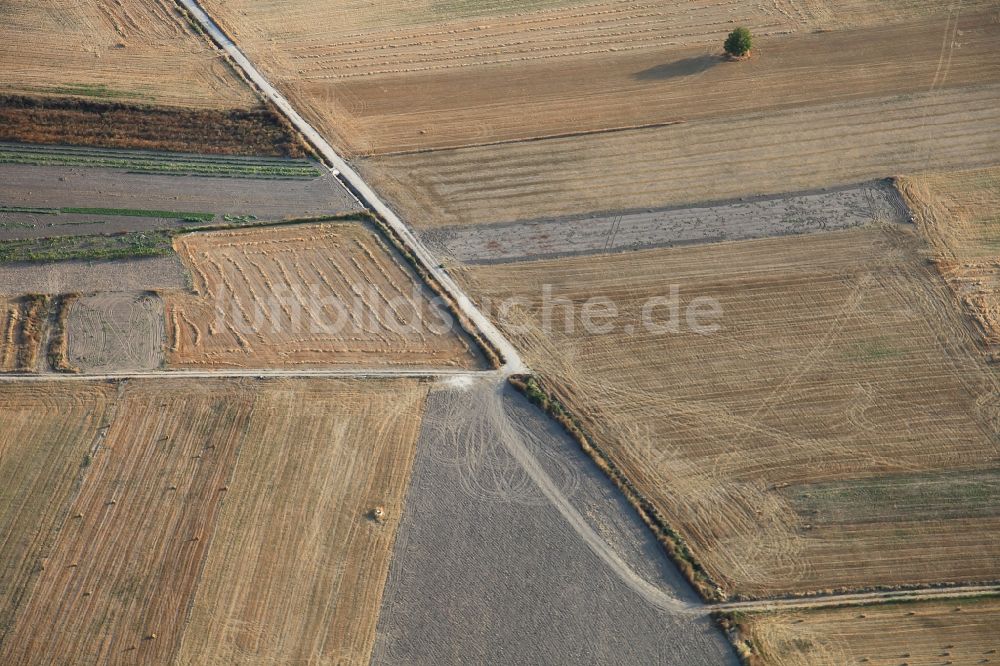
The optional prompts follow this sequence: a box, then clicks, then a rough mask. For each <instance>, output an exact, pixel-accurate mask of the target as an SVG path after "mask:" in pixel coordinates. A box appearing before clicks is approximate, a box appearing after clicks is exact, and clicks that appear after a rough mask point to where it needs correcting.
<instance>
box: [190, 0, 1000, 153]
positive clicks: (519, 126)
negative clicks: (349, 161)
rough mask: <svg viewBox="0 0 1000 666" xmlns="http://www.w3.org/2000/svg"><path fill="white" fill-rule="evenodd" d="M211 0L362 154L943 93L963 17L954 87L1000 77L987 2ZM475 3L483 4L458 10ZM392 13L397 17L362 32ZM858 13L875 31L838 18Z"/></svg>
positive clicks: (853, 18)
mask: <svg viewBox="0 0 1000 666" xmlns="http://www.w3.org/2000/svg"><path fill="white" fill-rule="evenodd" d="M207 4H208V6H209V8H210V9H211V10H212V12H213V14H214V15H216V16H218V17H219V19H220V20H221V22H222V24H223V25H224V26H225V27H226V28H227V29H228V30H229V32H230V33H231V34H233V35H234V36H235V38H236V40H237V41H238V42H239V43H241V44H243V45H245V47H246V49H247V50H248V52H249V53H250V54H251V57H253V58H254V60H255V61H256V62H257V63H258V64H259V65H260V66H262V67H263V69H264V70H265V71H267V72H268V74H269V75H270V76H271V77H272V78H273V79H274V80H275V81H276V82H277V83H278V85H279V87H281V88H282V89H283V90H284V91H285V92H286V93H287V94H288V95H289V97H290V98H291V99H292V100H294V102H296V104H297V106H299V107H300V108H302V109H304V110H305V111H306V113H307V115H309V116H310V117H311V119H312V120H313V121H314V122H316V123H317V124H318V126H319V127H320V129H322V130H323V131H325V133H326V134H327V135H328V136H333V137H335V138H336V141H337V143H338V144H339V145H340V147H341V149H343V150H344V151H345V152H347V153H348V154H350V155H355V156H356V155H363V154H370V153H375V154H381V153H386V152H392V151H398V150H413V149H426V148H442V147H449V146H461V145H469V144H478V143H484V142H491V141H504V140H512V139H524V138H530V137H539V136H548V135H555V134H560V133H565V132H580V131H598V130H605V129H609V128H619V127H630V126H637V125H647V124H656V123H669V122H677V121H683V120H688V119H692V118H698V117H703V116H711V117H722V116H728V115H733V114H734V113H735V114H741V113H745V112H747V111H760V110H764V109H773V108H776V107H791V106H799V105H803V104H809V103H815V102H816V101H817V100H820V101H824V102H833V101H838V100H842V99H847V98H859V97H867V96H872V95H879V96H885V95H889V94H893V93H904V92H912V91H916V90H925V89H927V88H928V87H930V86H932V85H935V84H937V85H938V86H941V85H943V84H944V83H945V78H944V77H943V76H942V77H941V79H940V82H939V81H938V77H937V76H936V73H938V72H941V71H942V69H943V68H942V66H941V65H942V59H943V58H942V39H943V38H944V39H945V40H946V41H947V39H949V37H948V35H952V36H954V34H956V30H959V32H960V34H961V46H962V50H961V51H957V50H956V51H955V52H954V53H952V54H951V55H949V57H948V67H947V68H946V70H947V71H946V72H945V74H946V75H947V76H948V82H947V85H949V86H957V85H961V84H962V83H963V82H965V83H969V82H974V83H982V82H984V81H986V80H996V78H997V77H998V76H1000V69H998V68H997V66H996V64H995V59H993V58H991V54H992V50H991V44H992V39H993V37H991V35H995V33H996V32H997V24H996V22H995V21H992V20H991V19H993V18H994V16H995V9H996V8H995V5H993V4H991V3H985V2H979V3H974V4H972V5H966V6H964V7H963V11H962V13H961V14H959V13H958V12H957V11H956V12H949V11H948V8H946V7H941V6H940V3H929V2H915V3H906V4H905V6H901V5H900V4H899V3H873V2H867V3H851V6H849V7H846V8H840V7H838V8H837V9H836V10H833V9H832V8H828V7H827V6H826V3H823V2H805V3H795V2H775V3H770V4H765V3H762V2H755V3H740V4H736V3H713V2H706V1H704V0H696V1H694V2H690V1H689V2H680V3H664V2H640V3H628V4H622V3H596V4H582V3H545V4H546V5H550V6H548V7H547V8H545V9H541V10H538V11H531V9H532V8H533V7H532V5H529V7H527V8H522V10H521V11H511V10H513V7H511V6H510V5H507V6H506V7H504V6H503V3H461V5H463V6H464V7H462V10H464V11H460V10H459V9H458V6H457V5H458V3H435V5H436V9H437V11H436V12H433V13H431V14H427V13H424V16H422V17H421V16H420V14H421V11H420V8H419V7H399V8H397V10H398V11H397V12H396V13H397V14H398V16H396V17H393V16H390V15H389V14H388V12H389V11H391V9H392V8H391V7H386V6H384V5H385V4H386V3H380V5H379V6H378V7H377V8H372V7H360V8H359V7H352V6H350V4H348V6H347V7H344V6H342V5H341V4H339V3H338V5H336V6H331V5H324V4H322V3H316V2H298V3H295V4H296V5H297V6H295V7H293V8H291V9H290V8H289V7H288V3H275V2H248V1H246V0H242V1H239V0H237V1H226V0H215V1H210V2H209V3H207ZM389 4H390V5H392V4H395V3H389ZM408 4H412V3H408ZM442 4H443V6H442ZM553 4H558V5H560V6H559V7H552V6H551V5H553ZM418 5H419V3H418ZM534 8H535V9H539V8H538V7H537V6H536V7H534ZM497 9H499V10H500V13H499V14H497V13H496V11H495V10H497ZM505 9H506V10H507V11H511V13H510V14H507V13H506V12H504V10H505ZM450 10H451V11H450ZM477 10H478V11H477ZM984 11H985V12H988V13H985V14H982V15H977V12H984ZM462 13H470V14H476V13H479V14H481V16H482V17H481V18H473V17H466V18H458V20H454V19H456V18H457V17H456V15H457V14H462ZM435 14H436V15H435ZM407 16H409V17H410V19H409V21H408V20H407ZM324 17H328V18H329V20H322V19H323V18H324ZM376 19H377V20H378V24H379V25H380V26H381V28H380V29H376V30H371V29H361V30H360V31H359V30H352V27H351V26H352V25H357V26H359V27H360V26H363V25H365V24H366V23H370V22H372V21H373V20H376ZM414 20H415V21H416V24H412V23H411V21H414ZM408 23H409V25H408ZM740 23H742V24H744V25H748V26H750V27H751V28H752V29H754V30H755V31H756V32H757V34H758V42H759V44H760V47H759V48H758V49H757V51H756V56H755V58H753V59H751V60H750V61H748V62H745V63H739V64H733V63H723V62H722V60H721V58H720V57H719V56H718V54H719V52H720V51H721V44H722V41H723V39H724V37H725V34H726V33H727V32H728V31H729V30H731V29H732V27H733V26H734V24H740ZM400 24H402V26H400ZM319 26H323V28H322V31H320V30H319V29H318V28H319ZM395 26H400V27H395ZM848 26H864V27H861V28H858V29H857V30H836V31H833V32H828V31H827V30H821V29H823V28H830V27H836V28H844V27H848ZM959 26H961V27H960V28H959ZM902 53H905V54H906V55H905V56H902V55H901V54H902ZM515 66H516V70H514V69H513V68H514V67H515ZM567 104H572V105H573V108H574V112H573V113H572V114H567V113H565V109H566V106H567Z"/></svg>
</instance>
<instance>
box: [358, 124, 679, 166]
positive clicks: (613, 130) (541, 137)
mask: <svg viewBox="0 0 1000 666" xmlns="http://www.w3.org/2000/svg"><path fill="white" fill-rule="evenodd" d="M686 122H687V121H686V120H684V119H678V120H664V121H662V122H658V123H642V124H640V125H622V126H620V127H604V128H601V129H593V130H577V131H575V132H558V133H556V134H538V135H535V136H526V137H521V138H519V139H500V140H499V141H481V142H478V143H461V144H457V145H454V146H436V147H433V148H412V149H410V150H388V151H385V152H379V151H373V152H371V153H366V154H365V157H403V156H406V155H423V154H425V153H443V152H448V151H455V150H462V149H463V148H489V147H490V146H509V145H512V144H516V143H536V142H539V141H552V140H556V139H572V138H575V137H580V136H593V135H595V134H617V133H619V132H633V131H636V130H644V129H659V128H661V127H672V126H674V125H683V124H685V123H686Z"/></svg>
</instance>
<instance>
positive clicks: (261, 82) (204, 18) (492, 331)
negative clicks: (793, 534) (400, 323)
mask: <svg viewBox="0 0 1000 666" xmlns="http://www.w3.org/2000/svg"><path fill="white" fill-rule="evenodd" d="M179 2H180V3H181V4H182V5H183V6H184V7H185V8H186V9H187V10H188V11H189V12H191V15H192V16H193V17H194V19H195V20H197V21H198V23H199V24H200V25H201V26H202V27H203V28H204V29H205V31H206V32H207V33H208V35H209V36H210V37H211V38H212V39H213V40H214V41H215V43H216V44H218V45H219V47H220V48H221V49H222V50H224V51H225V52H226V53H227V54H229V56H230V57H231V58H232V59H233V61H234V62H235V63H236V65H237V66H238V67H239V68H240V69H242V70H243V72H244V73H245V74H246V75H247V77H248V78H249V79H250V80H251V81H253V83H254V85H256V86H257V87H258V88H259V89H260V91H261V92H262V93H263V94H264V95H265V96H267V98H268V99H270V100H271V101H272V102H273V103H274V105H275V106H277V107H278V109H279V110H280V111H281V112H282V113H283V114H285V116H286V117H287V118H288V120H289V121H290V122H291V123H292V124H293V125H294V126H295V128H296V129H298V130H299V132H301V133H302V135H303V136H304V137H305V138H306V139H307V140H308V141H309V143H311V144H312V145H313V146H314V147H315V148H316V150H317V152H319V154H320V155H322V156H323V158H324V159H326V160H327V161H328V162H329V164H330V165H332V166H333V168H334V169H335V170H336V171H337V172H339V175H340V177H341V178H343V179H344V180H345V181H346V182H347V183H348V184H349V185H350V186H351V187H352V188H354V191H355V192H356V193H357V194H358V195H359V196H360V198H361V202H362V204H365V205H367V206H368V207H369V208H371V209H372V210H374V211H375V212H376V213H378V215H379V216H380V217H382V219H383V220H385V222H386V223H387V224H388V225H389V226H390V227H392V229H393V231H394V232H395V233H396V234H397V235H398V236H399V237H400V239H401V240H402V242H403V244H404V245H406V247H407V249H408V250H409V251H410V252H411V253H413V256H415V257H416V258H417V260H418V261H420V263H421V264H422V265H423V266H424V268H425V269H426V270H427V271H428V272H429V273H430V274H431V275H433V276H434V278H435V279H436V280H437V281H438V283H439V284H440V285H441V286H442V287H443V288H444V290H445V291H446V292H447V293H448V295H449V296H450V297H451V298H452V299H453V300H454V301H455V304H456V307H457V308H458V309H459V310H460V311H461V312H462V314H464V315H465V316H466V317H467V318H468V319H469V321H471V322H472V324H473V325H474V326H475V327H476V328H477V329H479V332H480V333H481V334H482V335H483V336H484V337H485V338H486V339H487V340H488V341H489V343H490V344H491V345H492V346H493V348H494V349H496V350H497V352H498V353H499V354H500V356H501V357H502V358H503V361H504V365H503V367H502V368H501V370H502V372H503V374H504V375H505V376H509V375H513V374H520V373H524V372H526V371H527V368H526V366H525V365H524V363H523V361H522V360H521V356H520V354H518V353H517V350H516V349H514V346H513V345H512V344H511V343H510V342H509V341H508V340H507V338H506V337H504V335H503V334H502V333H501V332H500V330H499V329H498V328H497V327H496V326H494V325H493V322H491V321H490V320H489V319H488V318H487V317H486V316H485V315H484V314H483V313H482V312H481V311H480V310H479V308H477V307H476V305H475V304H474V303H473V302H472V300H471V299H470V298H469V297H468V296H467V295H466V293H465V292H464V291H462V289H461V287H459V286H458V283H456V282H455V281H454V280H453V279H452V278H451V276H450V275H448V272H447V271H445V270H444V269H443V268H440V262H438V261H437V260H436V259H435V257H434V255H433V254H431V252H430V250H428V249H427V247H426V246H424V244H423V243H422V242H421V241H420V239H418V238H417V236H416V235H415V234H414V233H413V232H412V231H410V229H409V227H407V226H406V225H405V224H404V223H403V221H402V220H401V219H399V216H397V215H396V213H394V212H393V211H392V209H391V208H389V206H387V205H386V204H385V203H384V202H383V201H382V200H381V199H380V198H379V196H378V194H376V193H375V191H374V190H373V189H372V188H370V187H369V186H368V183H366V182H365V181H364V180H363V179H362V178H361V176H360V175H359V174H358V173H357V172H356V171H355V170H354V168H353V167H351V165H349V164H348V163H347V162H346V161H344V159H343V158H341V157H340V155H339V154H337V151H335V150H334V149H333V146H331V145H330V144H329V143H327V141H326V139H324V138H323V137H322V136H321V135H320V133H319V132H317V131H316V130H315V129H314V128H313V126H312V125H310V124H309V123H308V122H306V120H305V119H304V118H303V117H302V116H300V115H299V113H298V112H297V111H296V110H295V109H294V108H293V107H292V105H291V104H289V102H288V100H287V99H285V96H284V95H282V94H281V93H280V92H278V91H277V90H276V89H275V88H274V86H272V85H271V84H270V83H269V82H268V80H267V79H266V78H264V75H263V74H261V73H260V72H259V71H257V68H256V67H254V65H253V63H251V62H250V61H249V60H248V59H247V57H246V56H245V55H243V52H242V51H240V49H239V48H238V47H237V46H236V44H234V43H233V41H232V40H231V39H229V36H228V35H226V33H224V32H223V31H222V29H221V28H219V26H218V25H217V24H216V23H215V21H214V20H212V18H211V17H210V16H209V15H208V14H207V13H206V12H205V10H204V9H202V8H201V5H199V4H198V3H197V2H196V1H195V0H179Z"/></svg>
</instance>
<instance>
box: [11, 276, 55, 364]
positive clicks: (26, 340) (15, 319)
mask: <svg viewBox="0 0 1000 666" xmlns="http://www.w3.org/2000/svg"><path fill="white" fill-rule="evenodd" d="M47 309H48V299H47V298H46V297H45V296H42V295H39V294H32V295H28V296H19V297H17V298H8V299H0V372H35V371H36V370H37V369H38V365H39V362H40V360H41V358H42V357H43V356H44V354H42V353H41V350H42V347H43V342H44V338H45V332H46V328H47V325H48V312H47Z"/></svg>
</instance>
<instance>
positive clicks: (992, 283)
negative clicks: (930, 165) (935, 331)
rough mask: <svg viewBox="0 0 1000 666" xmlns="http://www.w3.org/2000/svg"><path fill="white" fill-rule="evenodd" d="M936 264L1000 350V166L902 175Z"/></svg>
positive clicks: (985, 336) (988, 338) (903, 185)
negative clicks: (919, 174) (999, 167)
mask: <svg viewBox="0 0 1000 666" xmlns="http://www.w3.org/2000/svg"><path fill="white" fill-rule="evenodd" d="M899 182H900V186H901V188H902V191H903V194H904V195H905V196H906V199H907V202H908V203H909V205H910V208H911V209H912V210H913V211H914V216H915V218H916V222H917V225H918V226H919V227H920V231H921V233H922V234H923V235H924V236H925V237H926V238H927V239H928V241H929V242H930V244H931V246H932V247H933V251H934V253H935V255H936V265H937V267H938V270H939V271H940V272H941V274H942V275H943V276H944V278H945V280H946V281H947V282H948V284H949V285H951V287H952V289H953V290H954V292H955V295H956V297H957V298H959V299H960V300H961V302H962V303H963V305H964V306H965V307H966V309H967V311H968V312H969V313H970V314H971V315H972V317H973V318H974V319H975V320H976V322H977V323H978V324H979V327H980V330H981V332H982V334H983V337H984V339H985V341H986V343H987V344H988V345H989V346H990V348H991V349H992V351H993V353H994V355H996V354H997V352H998V351H1000V347H998V345H1000V169H998V168H991V169H981V170H975V171H957V172H949V173H933V174H926V175H923V176H913V177H905V178H900V181H899Z"/></svg>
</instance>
